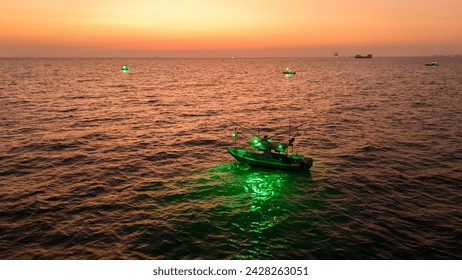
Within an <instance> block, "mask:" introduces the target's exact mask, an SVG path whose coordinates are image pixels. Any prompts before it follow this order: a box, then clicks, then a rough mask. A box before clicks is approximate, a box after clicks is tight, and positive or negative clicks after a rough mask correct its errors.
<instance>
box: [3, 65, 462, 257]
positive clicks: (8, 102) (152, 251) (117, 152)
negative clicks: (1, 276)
mask: <svg viewBox="0 0 462 280" xmlns="http://www.w3.org/2000/svg"><path fill="white" fill-rule="evenodd" d="M432 59H433V58H419V57H412V58H380V57H377V58H376V57H374V58H372V59H362V60H357V59H356V60H355V59H354V58H352V57H340V58H273V59H271V58H268V59H263V58H259V59H237V58H236V59H231V58H225V59H173V58H172V59H167V58H153V59H134V58H128V59H122V58H117V59H115V58H114V59H110V58H101V59H96V58H88V59H84V58H69V59H67V58H3V59H0V65H1V67H2V72H1V74H0V131H1V133H0V217H1V219H0V248H1V249H0V258H1V259H460V258H462V253H461V251H460V248H461V240H462V226H461V225H462V81H461V77H462V59H461V58H455V57H454V58H440V59H439V63H440V66H439V67H426V66H425V63H429V61H430V60H432ZM122 65H127V66H129V68H130V71H128V72H126V73H125V72H123V71H121V67H122ZM286 68H290V69H292V70H294V71H296V74H295V75H294V76H292V77H286V76H284V75H283V74H282V71H284V70H285V69H286ZM233 122H235V123H238V124H239V126H238V125H236V124H235V123H233ZM289 127H290V128H291V136H292V137H293V136H294V135H297V136H296V137H295V138H296V140H295V145H294V147H293V152H296V153H299V154H303V155H305V156H309V157H312V158H313V159H314V165H313V167H312V168H311V170H310V172H309V173H297V172H282V171H275V170H267V169H258V168H249V167H248V166H246V165H243V164H239V163H237V162H236V161H235V160H234V159H233V158H232V157H231V156H230V155H229V154H228V153H227V151H226V148H227V147H233V146H234V138H232V137H230V136H231V134H232V133H234V131H235V129H237V132H238V136H237V138H236V145H238V146H240V147H245V146H246V142H247V141H249V139H250V136H251V135H249V134H248V133H247V132H246V130H251V131H252V132H254V133H255V132H256V133H259V134H260V135H268V136H270V137H272V139H273V141H275V142H281V143H283V142H286V141H287V140H288V139H289V138H288V137H289V134H288V133H289ZM243 128H245V129H243ZM290 151H291V152H292V148H290Z"/></svg>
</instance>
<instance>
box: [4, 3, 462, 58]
mask: <svg viewBox="0 0 462 280" xmlns="http://www.w3.org/2000/svg"><path fill="white" fill-rule="evenodd" d="M395 2H396V3H395ZM0 7H1V10H0V11H1V12H0V13H1V14H0V56H139V55H141V56H157V55H160V56H164V55H166V56H228V55H233V54H234V53H235V54H236V56H238V55H239V56H260V55H259V54H261V55H262V56H332V53H333V51H338V52H340V54H341V55H345V56H346V55H354V54H356V53H374V54H375V55H384V56H387V55H433V54H455V53H459V54H461V53H462V1H461V0H439V1H435V0H432V1H430V0H400V1H394V0H374V1H370V0H369V1H364V0H351V1H346V0H345V1H342V0H323V1H319V0H316V1H309V0H288V1H281V0H277V1H275V0H165V1H158V0H125V1H118V0H65V1H64V0H43V1H37V0H15V1H12V0H0Z"/></svg>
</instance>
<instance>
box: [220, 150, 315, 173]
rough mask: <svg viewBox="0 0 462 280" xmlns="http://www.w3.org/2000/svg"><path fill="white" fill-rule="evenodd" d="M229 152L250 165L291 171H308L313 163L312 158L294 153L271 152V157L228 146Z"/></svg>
mask: <svg viewBox="0 0 462 280" xmlns="http://www.w3.org/2000/svg"><path fill="white" fill-rule="evenodd" d="M228 152H229V153H230V154H231V155H232V156H233V157H234V158H235V159H236V160H237V161H239V162H244V163H246V164H248V165H250V166H255V167H263V168H272V169H279V170H289V171H308V170H309V169H310V167H311V166H312V165H313V160H312V159H311V158H303V157H302V156H298V155H293V156H286V155H284V154H276V153H271V157H270V158H267V157H264V155H263V154H259V153H255V152H250V151H246V150H241V149H231V148H228Z"/></svg>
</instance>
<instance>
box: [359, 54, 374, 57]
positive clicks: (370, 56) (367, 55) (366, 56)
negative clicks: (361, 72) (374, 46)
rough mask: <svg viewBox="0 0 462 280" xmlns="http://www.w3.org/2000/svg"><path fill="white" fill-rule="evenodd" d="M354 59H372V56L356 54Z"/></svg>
mask: <svg viewBox="0 0 462 280" xmlns="http://www.w3.org/2000/svg"><path fill="white" fill-rule="evenodd" d="M355 58H372V54H368V55H360V54H357V55H355Z"/></svg>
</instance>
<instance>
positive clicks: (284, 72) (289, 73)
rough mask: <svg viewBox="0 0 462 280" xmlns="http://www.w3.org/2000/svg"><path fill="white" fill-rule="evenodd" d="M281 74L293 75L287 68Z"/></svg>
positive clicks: (293, 72)
mask: <svg viewBox="0 0 462 280" xmlns="http://www.w3.org/2000/svg"><path fill="white" fill-rule="evenodd" d="M282 74H284V75H286V76H292V75H295V71H292V70H290V69H289V68H286V70H285V71H282Z"/></svg>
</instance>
